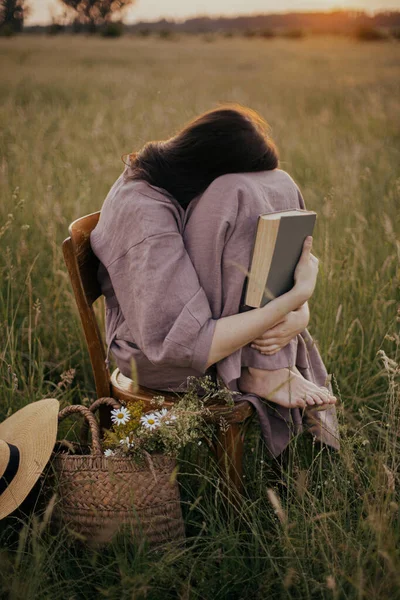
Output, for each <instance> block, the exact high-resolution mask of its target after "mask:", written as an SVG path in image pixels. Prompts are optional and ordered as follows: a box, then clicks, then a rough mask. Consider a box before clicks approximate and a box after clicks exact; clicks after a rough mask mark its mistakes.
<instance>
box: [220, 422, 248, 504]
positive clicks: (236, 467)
mask: <svg viewBox="0 0 400 600" xmlns="http://www.w3.org/2000/svg"><path fill="white" fill-rule="evenodd" d="M243 446H244V437H243V433H242V423H231V424H230V425H229V428H228V430H227V431H226V432H223V431H221V429H220V430H219V431H218V434H217V444H216V451H217V461H218V465H219V467H220V468H221V470H222V473H223V476H224V479H225V483H226V484H227V488H228V491H229V488H231V487H232V488H234V489H235V490H236V491H238V492H239V493H241V492H242V491H243V479H242V477H243Z"/></svg>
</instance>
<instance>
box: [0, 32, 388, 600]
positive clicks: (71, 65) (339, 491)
mask: <svg viewBox="0 0 400 600" xmlns="http://www.w3.org/2000/svg"><path fill="white" fill-rule="evenodd" d="M399 59H400V45H399V44H398V43H396V42H381V43H357V42H354V41H350V40H346V39H341V38H331V39H328V38H326V39H325V38H317V37H316V38H310V39H306V40H298V41H294V40H282V39H274V40H260V39H252V40H247V39H221V40H216V41H215V42H213V43H207V42H206V41H204V40H203V39H201V38H181V39H180V40H177V41H170V40H160V39H152V38H146V39H129V38H127V37H126V38H122V39H118V40H101V39H85V38H78V37H70V38H69V37H57V38H41V37H36V38H34V37H29V36H26V37H16V38H14V39H9V40H0V65H1V73H2V77H1V80H0V94H1V104H0V136H1V137H0V140H1V141H0V155H1V163H0V194H1V202H0V244H1V252H0V381H1V383H0V386H1V388H0V419H3V418H5V417H6V416H7V415H9V414H11V412H13V411H15V410H16V409H17V408H19V407H21V406H23V405H24V404H26V403H28V402H31V401H33V400H36V399H40V398H43V397H45V396H48V397H57V398H59V399H60V401H62V402H63V403H65V404H67V403H71V402H74V403H77V402H81V401H82V400H83V399H84V398H86V397H90V398H94V386H93V381H92V377H91V371H90V366H89V361H88V357H87V353H86V350H85V345H84V342H83V336H82V333H81V330H80V325H79V322H78V319H77V314H76V311H75V309H74V307H73V300H72V295H71V290H70V287H69V283H68V279H67V275H66V271H65V268H64V264H63V259H62V254H61V242H62V240H63V238H64V237H66V235H67V226H68V223H69V222H70V221H72V220H73V219H74V218H77V217H78V216H80V215H83V214H85V213H88V212H92V211H94V210H97V209H99V208H100V207H101V204H102V202H103V199H104V197H105V195H106V193H107V191H108V189H109V188H110V187H111V185H112V183H113V182H114V180H115V179H116V177H117V176H118V175H119V173H120V172H121V170H122V168H123V165H122V162H121V160H120V156H121V154H123V153H124V152H129V151H132V150H134V149H138V148H140V147H141V146H142V145H143V144H144V143H145V142H146V141H148V140H152V139H165V138H167V137H170V136H171V135H173V134H174V133H175V132H176V131H177V130H178V129H179V128H180V127H181V126H183V125H184V124H185V123H186V122H187V121H188V120H189V119H191V118H192V117H194V116H196V115H197V114H199V113H200V112H201V111H203V110H206V109H208V108H211V107H213V106H215V105H216V104H217V103H218V102H223V101H236V102H240V103H242V104H244V105H248V106H250V107H251V108H253V109H255V110H257V111H259V112H260V113H261V115H262V116H263V117H264V118H266V119H267V120H268V121H269V123H270V125H271V127H272V134H273V137H274V139H275V141H276V143H277V145H278V147H279V149H280V156H281V168H283V169H285V170H287V171H288V172H289V173H290V174H291V175H292V177H293V178H294V179H295V180H296V181H297V183H298V184H299V186H300V188H301V190H302V192H303V196H304V198H305V201H306V204H307V207H308V208H309V209H312V210H316V211H317V212H318V215H319V220H318V229H317V230H316V234H315V245H314V251H315V254H316V255H317V256H318V257H319V258H320V261H321V263H320V275H319V281H318V285H317V289H316V292H315V294H314V296H313V298H312V299H311V302H310V305H311V312H312V318H311V322H310V327H309V329H310V331H311V332H312V334H313V335H314V337H315V339H316V340H317V341H318V343H319V346H320V350H321V353H322V355H323V357H324V359H325V361H326V364H327V367H328V371H329V372H330V373H333V375H334V382H337V383H335V385H334V389H335V391H336V393H337V395H338V396H339V397H340V398H341V403H340V408H339V419H340V427H341V435H342V451H341V453H340V455H332V454H331V453H328V452H327V451H326V449H325V450H323V451H320V452H319V451H318V452H317V451H316V449H315V448H314V447H313V446H312V444H311V441H310V440H311V438H309V437H307V436H301V437H299V438H298V439H295V440H294V441H293V443H291V445H290V446H289V449H288V452H287V463H285V467H284V469H283V471H282V473H280V474H279V473H278V471H277V469H276V466H275V465H274V461H272V459H270V458H269V457H268V456H267V455H266V452H265V451H264V449H263V445H262V443H260V441H259V439H258V436H257V430H256V428H253V434H252V437H251V439H250V441H249V442H248V444H247V455H246V480H247V482H248V484H247V495H246V498H245V499H244V500H243V508H242V509H241V511H236V510H235V509H234V508H233V507H231V508H230V510H229V512H228V514H225V513H224V511H223V510H222V503H221V494H220V492H219V488H218V479H217V478H216V475H215V473H214V472H213V471H212V470H211V471H210V472H209V473H208V474H207V472H204V473H203V474H202V472H200V475H198V476H197V477H194V476H189V475H188V476H187V477H186V478H185V477H184V476H182V487H183V499H184V502H183V508H184V512H185V519H186V525H187V534H188V543H187V545H186V546H185V547H184V548H168V549H167V550H166V551H165V552H164V553H152V552H150V551H148V550H147V549H146V548H137V547H136V548H135V547H134V546H133V545H132V544H131V543H130V541H129V538H125V539H122V540H119V541H118V543H117V542H116V543H115V544H114V545H112V546H111V547H110V548H108V549H107V550H105V551H95V550H85V549H83V548H81V547H80V546H77V545H76V543H73V541H71V540H70V539H69V538H68V537H67V536H66V535H64V534H63V535H60V536H58V537H53V536H52V535H51V533H50V532H49V531H48V529H47V528H46V527H40V517H35V518H33V519H31V520H30V521H29V522H26V523H19V524H18V526H17V525H16V524H15V523H14V521H12V520H10V519H8V520H6V521H4V522H2V523H1V524H0V539H1V546H0V590H1V591H0V594H2V595H1V597H4V598H10V599H12V600H14V599H20V598H21V599H24V600H30V599H35V600H36V599H46V600H47V599H48V600H59V599H60V600H61V599H62V600H64V599H65V600H67V599H68V600H78V599H91V598H116V599H117V598H118V599H119V600H121V599H125V598H132V599H135V600H136V599H141V598H147V599H151V600H153V599H154V600H159V599H160V600H161V599H162V600H163V599H166V600H168V599H172V598H180V599H182V600H183V599H185V600H189V599H190V600H191V599H203V598H204V599H207V600H208V599H213V600H222V599H226V600H236V599H238V600H239V599H244V598H246V600H249V599H250V600H251V599H257V600H258V599H260V600H261V599H281V598H288V599H301V600H303V599H309V598H310V599H311V598H312V599H320V598H324V599H325V598H327V599H329V598H332V599H342V598H346V599H347V598H348V599H358V600H361V599H363V600H364V599H371V600H372V599H373V600H375V599H389V598H390V599H393V600H395V599H396V598H400V576H399V573H400V556H399V548H400V520H399V486H400V478H399V463H400V444H399V434H400V406H399V399H400V398H399V387H398V386H399V379H398V376H399V367H398V366H397V365H398V363H399V333H398V324H399V318H400V313H399V258H400V171H399V165H400V143H399V142H400V119H399V114H400V68H399ZM71 369H73V371H71ZM204 460H205V459H204ZM205 464H207V461H206V460H205ZM210 468H211V467H210ZM183 470H184V469H183ZM203 488H204V489H203ZM268 488H273V489H275V492H276V494H277V495H278V500H279V502H280V505H281V509H279V508H278V511H277V512H275V511H274V508H273V506H272V505H271V503H270V501H269V499H268V496H267V489H268ZM199 494H201V498H199V497H198V496H199Z"/></svg>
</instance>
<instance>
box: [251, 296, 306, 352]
mask: <svg viewBox="0 0 400 600" xmlns="http://www.w3.org/2000/svg"><path fill="white" fill-rule="evenodd" d="M309 320H310V309H309V307H308V303H307V302H305V303H304V304H302V305H301V306H300V307H299V308H298V309H297V310H292V311H291V312H289V313H288V314H287V315H286V316H285V317H284V318H283V319H282V321H280V322H279V323H277V324H276V325H275V326H274V327H272V328H270V329H267V331H265V332H264V333H263V334H262V335H261V336H260V337H258V338H256V339H255V340H253V342H252V344H251V347H252V348H255V349H256V350H258V351H259V352H261V354H264V355H266V356H271V355H272V354H276V352H279V350H281V349H282V348H284V347H285V346H286V345H287V344H289V342H290V340H292V339H293V338H295V337H296V336H297V335H298V334H299V333H301V332H302V331H304V329H305V328H306V327H307V325H308V323H309Z"/></svg>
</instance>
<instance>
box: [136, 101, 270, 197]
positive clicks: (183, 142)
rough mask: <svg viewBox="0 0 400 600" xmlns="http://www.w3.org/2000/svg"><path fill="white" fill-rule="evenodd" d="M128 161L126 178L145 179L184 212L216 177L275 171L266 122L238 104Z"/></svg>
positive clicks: (147, 146)
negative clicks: (169, 196) (162, 191)
mask: <svg viewBox="0 0 400 600" xmlns="http://www.w3.org/2000/svg"><path fill="white" fill-rule="evenodd" d="M129 157H130V158H131V168H130V169H129V171H128V172H127V173H126V177H127V178H129V179H144V180H145V181H147V182H148V183H150V184H152V185H155V186H158V187H160V188H163V189H165V190H166V191H167V192H169V193H170V194H171V195H172V196H173V197H174V198H175V199H176V200H177V201H178V202H179V203H180V205H181V206H182V207H183V208H186V207H187V205H188V204H189V202H190V201H191V200H192V199H193V198H194V197H195V196H197V195H198V194H200V193H202V192H203V191H204V190H205V189H206V188H207V187H208V186H209V185H210V183H211V182H212V181H213V180H214V179H216V178H217V177H219V176H220V175H224V174H226V173H246V172H250V171H269V170H272V169H275V168H276V167H277V166H278V152H277V149H276V147H275V144H274V143H273V141H272V140H271V139H270V137H269V126H268V123H267V122H266V121H264V119H263V118H262V117H261V116H260V115H259V114H258V113H257V112H255V111H254V110H252V109H250V108H247V107H244V106H241V105H240V104H237V103H234V104H224V105H222V106H220V107H218V108H214V109H211V110H208V111H206V112H204V113H203V114H201V115H200V116H199V117H196V118H195V119H193V120H191V121H189V123H187V124H186V125H185V126H184V127H183V129H181V130H180V131H179V132H178V133H177V134H176V135H175V136H173V137H171V138H169V139H168V140H166V141H151V142H147V143H146V144H145V145H144V146H143V148H142V149H141V150H140V151H139V152H133V153H132V154H130V155H129Z"/></svg>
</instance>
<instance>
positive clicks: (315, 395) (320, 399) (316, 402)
mask: <svg viewBox="0 0 400 600" xmlns="http://www.w3.org/2000/svg"><path fill="white" fill-rule="evenodd" d="M312 396H313V398H314V400H315V404H323V403H324V401H323V400H322V398H321V397H320V396H319V395H318V394H313V395H312Z"/></svg>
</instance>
